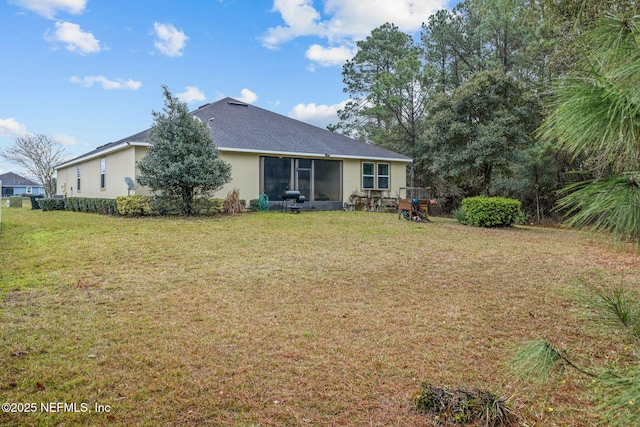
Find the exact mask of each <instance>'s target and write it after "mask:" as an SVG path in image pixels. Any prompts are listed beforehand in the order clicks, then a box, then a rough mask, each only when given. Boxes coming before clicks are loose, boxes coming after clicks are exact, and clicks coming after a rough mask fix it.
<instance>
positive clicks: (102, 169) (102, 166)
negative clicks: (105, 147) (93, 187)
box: [100, 158, 107, 189]
mask: <svg viewBox="0 0 640 427" xmlns="http://www.w3.org/2000/svg"><path fill="white" fill-rule="evenodd" d="M106 174H107V159H105V158H102V159H100V188H101V189H104V188H105V186H106V182H105V181H106V179H105V178H106Z"/></svg>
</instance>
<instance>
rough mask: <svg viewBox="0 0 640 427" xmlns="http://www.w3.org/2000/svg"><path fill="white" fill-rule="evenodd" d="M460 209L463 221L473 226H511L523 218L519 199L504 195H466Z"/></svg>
mask: <svg viewBox="0 0 640 427" xmlns="http://www.w3.org/2000/svg"><path fill="white" fill-rule="evenodd" d="M462 211H463V213H464V215H460V217H461V218H464V223H465V224H469V225H473V226H475V227H511V226H512V225H513V224H515V223H517V222H520V221H522V220H523V218H524V215H523V213H522V210H521V209H520V201H519V200H516V199H509V198H506V197H488V196H477V197H467V198H466V199H464V200H462Z"/></svg>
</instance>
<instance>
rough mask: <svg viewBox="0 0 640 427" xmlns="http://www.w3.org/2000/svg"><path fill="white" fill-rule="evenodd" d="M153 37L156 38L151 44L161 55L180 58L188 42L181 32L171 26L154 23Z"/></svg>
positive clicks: (187, 38)
mask: <svg viewBox="0 0 640 427" xmlns="http://www.w3.org/2000/svg"><path fill="white" fill-rule="evenodd" d="M153 28H154V35H155V36H156V37H157V39H156V41H155V43H154V44H153V45H154V46H155V47H156V49H158V50H159V51H160V53H162V54H163V55H167V56H182V50H183V49H184V46H185V44H186V42H187V40H189V37H187V36H186V35H185V34H184V33H183V32H182V31H180V30H178V29H177V28H176V27H174V26H173V25H171V24H161V23H159V22H154V24H153Z"/></svg>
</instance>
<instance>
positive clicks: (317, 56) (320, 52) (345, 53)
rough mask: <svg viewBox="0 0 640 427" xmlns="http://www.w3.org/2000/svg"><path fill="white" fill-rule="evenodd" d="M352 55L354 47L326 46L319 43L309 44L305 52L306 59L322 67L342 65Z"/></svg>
mask: <svg viewBox="0 0 640 427" xmlns="http://www.w3.org/2000/svg"><path fill="white" fill-rule="evenodd" d="M353 55H355V49H350V48H348V47H346V46H339V47H329V48H326V47H322V46H320V45H319V44H313V45H311V46H310V47H309V49H307V53H306V56H307V59H309V60H310V61H313V62H316V63H318V64H320V65H322V66H323V67H330V66H332V65H342V64H344V62H345V61H346V60H348V59H351V58H353Z"/></svg>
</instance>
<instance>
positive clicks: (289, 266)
mask: <svg viewBox="0 0 640 427" xmlns="http://www.w3.org/2000/svg"><path fill="white" fill-rule="evenodd" d="M0 227H1V228H0V230H1V231H0V261H1V262H0V264H1V266H2V271H1V273H0V280H1V285H0V360H1V363H2V369H1V370H0V397H1V399H0V400H2V401H3V402H13V403H16V405H14V407H13V409H16V410H18V409H22V410H25V409H35V412H32V413H11V412H5V413H3V414H0V424H3V425H38V426H42V425H44V426H47V425H52V426H53V425H63V424H64V425H65V426H70V425H114V426H115V425H123V426H124V425H127V426H129V425H148V426H158V425H171V426H175V425H194V426H196V425H198V426H199V425H211V426H296V425H300V426H429V425H435V422H436V421H434V420H433V419H432V418H429V417H427V416H425V415H422V414H418V413H416V411H414V408H413V405H412V401H411V399H412V395H413V394H414V393H415V392H416V390H417V389H418V388H419V385H420V384H421V383H422V382H429V383H432V384H434V385H438V386H443V387H459V386H464V387H479V388H482V389H486V390H489V391H492V392H495V393H500V394H502V395H504V396H506V397H509V398H510V399H511V400H512V404H513V407H514V409H515V410H516V411H517V413H518V414H519V415H520V416H521V417H522V419H523V422H524V423H527V424H528V425H530V426H532V425H545V426H552V425H558V426H564V425H571V426H577V425H593V424H596V423H597V422H598V418H597V413H596V411H595V409H594V408H595V405H596V404H597V401H596V400H597V395H598V390H594V389H593V388H592V387H591V386H590V380H586V379H583V378H580V377H577V376H575V375H571V376H567V377H564V378H562V379H560V380H558V381H556V382H554V383H553V384H530V383H528V382H523V381H520V380H518V379H517V378H516V376H515V374H514V372H513V371H512V370H511V369H510V368H509V366H508V364H507V362H508V361H509V359H510V358H511V357H512V356H513V354H514V352H515V350H516V348H517V344H518V343H521V342H523V341H525V340H528V339H532V338H537V337H548V338H550V339H551V340H552V341H554V342H555V343H556V344H558V345H560V346H562V347H563V348H567V349H569V350H571V352H572V354H574V355H575V357H576V358H577V359H578V360H579V361H580V362H582V363H585V364H587V366H588V365H589V364H591V363H595V364H606V363H607V361H613V360H616V361H623V362H624V360H628V358H629V357H631V355H628V354H625V353H624V352H625V350H624V349H625V347H624V341H623V337H622V336H618V335H615V334H613V335H612V334H610V333H608V331H606V330H603V329H600V328H597V327H594V325H593V321H592V319H591V318H592V317H593V313H590V312H589V311H588V310H587V309H586V308H585V307H584V306H582V305H581V304H580V303H578V302H576V299H575V296H576V294H577V293H578V292H579V290H580V288H579V286H578V281H577V279H578V278H587V279H590V280H595V279H596V278H597V277H599V276H601V277H603V278H604V280H607V281H611V282H612V283H618V282H619V281H620V280H621V278H622V276H623V275H624V281H625V284H626V285H627V286H628V287H630V288H635V289H640V256H638V255H637V253H636V252H635V245H633V244H630V245H629V247H617V248H616V247H612V246H611V245H609V242H608V240H606V239H605V238H602V237H599V236H594V235H590V234H587V233H579V232H571V231H567V230H559V229H549V228H546V229H545V228H532V227H517V228H515V229H508V230H506V229H496V230H493V229H476V228H471V227H466V226H462V225H459V224H457V223H455V222H454V221H453V220H450V219H443V218H433V219H432V222H430V223H421V224H418V223H412V222H408V221H405V220H401V221H400V220H398V219H397V215H395V214H381V213H365V212H304V213H301V214H299V215H292V214H285V213H276V212H273V213H254V214H246V215H242V216H239V217H233V218H231V217H220V218H198V219H181V218H141V219H130V218H119V217H107V216H99V215H94V214H82V213H74V212H61V211H54V212H41V211H31V210H30V209H28V208H26V207H25V208H23V209H19V208H6V207H3V208H2V225H1V226H0ZM627 353H628V352H627ZM52 402H54V403H52ZM55 402H62V406H61V405H59V404H57V403H55ZM65 403H66V404H67V407H66V408H65V407H64V404H65ZM17 404H34V405H30V406H28V407H25V406H24V405H22V406H21V407H19V405H17ZM74 404H75V407H74ZM96 405H99V406H98V407H96ZM44 409H48V411H49V412H47V411H45V410H44ZM52 409H53V410H56V411H57V412H53V410H52Z"/></svg>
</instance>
